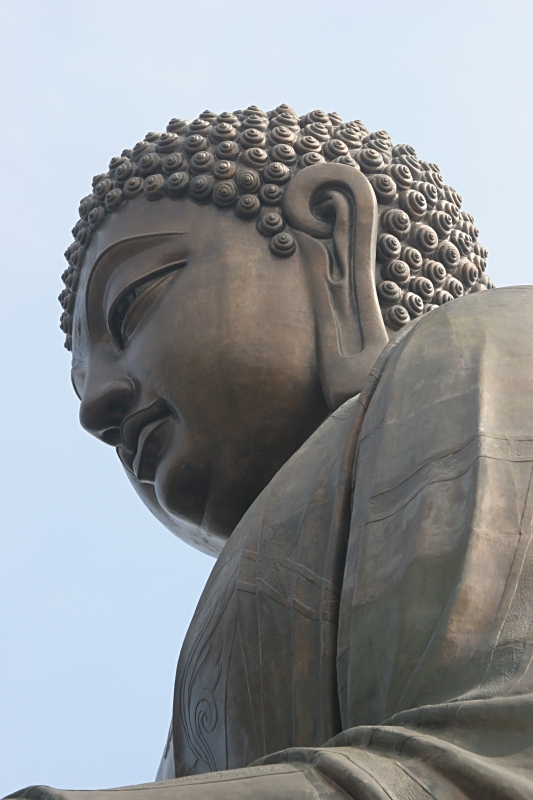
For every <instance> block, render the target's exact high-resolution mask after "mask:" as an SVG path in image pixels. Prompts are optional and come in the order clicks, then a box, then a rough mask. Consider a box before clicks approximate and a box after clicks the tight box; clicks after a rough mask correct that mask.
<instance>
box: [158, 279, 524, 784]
mask: <svg viewBox="0 0 533 800" xmlns="http://www.w3.org/2000/svg"><path fill="white" fill-rule="evenodd" d="M399 339H400V340H399V341H398V340H396V341H393V342H392V343H391V345H389V347H388V348H387V349H386V351H385V352H384V354H383V355H382V357H381V358H380V359H379V362H378V364H376V366H375V367H374V369H373V371H372V373H371V375H370V376H369V379H368V381H367V384H366V386H365V389H364V390H363V392H362V393H361V395H360V396H359V397H358V398H354V400H351V401H348V402H347V403H346V404H345V405H344V406H342V407H341V408H340V409H339V410H338V411H337V412H335V413H334V414H332V415H331V417H329V419H328V420H327V421H326V422H325V423H324V424H323V425H322V426H321V428H320V429H319V430H318V431H317V432H316V433H315V434H314V435H313V436H312V437H311V439H310V440H309V441H308V442H307V443H306V444H305V445H304V446H303V447H302V448H301V450H300V451H299V452H298V453H296V454H295V456H294V457H293V458H292V459H291V460H290V461H289V462H288V463H287V464H286V465H285V466H284V468H283V469H282V470H281V471H280V473H279V474H278V475H277V476H276V477H275V478H274V480H273V481H272V482H271V483H270V485H269V486H268V487H267V488H266V489H265V491H264V492H263V493H262V494H261V496H260V497H259V498H258V499H257V501H256V502H255V503H254V505H253V506H252V508H250V510H249V511H248V513H247V514H246V516H245V517H244V518H243V520H242V522H241V523H240V525H239V526H238V528H237V529H236V531H235V533H234V534H233V536H232V537H231V539H230V541H229V542H228V544H227V545H226V547H225V548H224V550H223V552H222V554H221V556H220V558H219V559H218V561H217V563H216V565H215V568H214V570H213V573H212V575H211V577H210V580H209V582H208V584H207V586H206V589H205V591H204V593H203V595H202V598H201V600H200V603H199V606H198V610H197V612H196V614H195V617H194V619H193V622H192V624H191V628H190V630H189V633H188V634H187V637H186V640H185V643H184V646H183V651H182V655H181V657H180V662H179V666H178V673H177V678H176V694H175V706H174V721H173V737H172V739H173V742H170V743H169V744H170V747H169V749H172V748H173V750H174V759H175V769H176V772H175V773H174V774H176V775H177V776H186V775H193V774H194V773H199V772H200V773H201V772H212V773H213V772H220V771H223V770H228V769H229V770H235V769H237V770H239V772H238V773H228V775H227V776H224V787H227V790H229V791H231V792H232V793H235V792H236V791H237V787H239V788H238V793H239V794H240V793H243V796H245V795H248V794H253V796H254V797H255V796H256V795H257V796H263V793H265V796H268V797H270V796H271V795H272V796H273V795H274V794H279V793H280V792H281V793H282V794H283V796H287V797H295V798H296V797H300V795H301V796H302V797H303V796H304V795H305V796H307V795H308V794H309V796H316V794H317V792H318V794H321V793H324V794H331V793H334V794H335V793H338V794H339V796H340V795H342V794H343V793H348V794H349V795H350V796H351V797H353V798H360V797H361V798H398V799H400V798H402V800H403V798H405V799H406V800H407V798H409V800H411V798H430V797H435V798H464V797H469V798H470V797H471V798H483V799H484V800H486V799H487V798H492V797H494V798H499V799H501V798H526V797H527V798H532V797H533V751H532V749H531V748H532V747H533V694H531V692H532V688H533V687H532V683H533V670H532V669H531V661H532V656H533V646H532V645H533V639H532V630H531V627H532V623H533V547H532V546H531V536H532V519H533V491H532V489H531V478H532V468H533V289H531V288H525V287H514V288H509V289H500V290H493V291H490V292H486V293H480V294H477V295H474V296H470V297H468V298H465V299H463V300H461V301H460V302H454V303H450V304H448V305H446V306H445V307H442V308H441V309H439V310H438V311H435V312H432V313H431V314H429V315H427V316H426V317H425V318H424V319H422V320H421V321H420V322H419V323H418V324H417V325H416V326H414V327H413V328H412V330H410V331H408V332H407V334H406V335H404V336H403V337H402V338H400V337H399ZM354 462H355V470H354V469H353V465H354ZM328 740H329V741H328ZM276 751H281V752H276ZM273 753H274V754H273ZM258 760H260V764H262V765H276V767H275V769H276V770H277V771H276V772H272V773H270V772H269V773H268V774H267V773H265V772H264V770H265V769H267V767H264V766H256V767H252V768H250V769H246V770H244V771H243V768H244V767H246V766H247V765H249V764H250V763H251V762H254V761H258ZM278 765H279V766H278ZM282 765H286V767H282ZM173 766H174V765H173ZM172 768H173V767H172ZM269 769H273V767H270V768H269ZM280 769H289V771H288V772H285V771H283V772H280V771H279V770H280ZM163 775H164V773H163ZM163 775H162V776H161V777H163ZM167 775H168V773H167ZM230 775H234V776H235V778H234V779H232V780H231V789H229V784H226V780H229V779H230ZM281 775H283V776H284V777H283V778H281ZM239 776H240V777H239ZM268 776H270V777H268ZM296 776H298V777H296ZM304 776H305V780H304ZM218 780H220V776H214V775H212V776H207V775H206V776H205V777H204V778H201V777H200V776H197V777H196V778H194V779H193V778H189V779H188V780H181V781H178V782H177V783H174V782H172V784H171V785H173V786H174V787H175V789H177V787H178V786H179V785H183V790H185V786H190V787H191V788H192V786H193V785H198V786H203V787H204V790H206V789H207V785H206V784H205V781H207V782H208V783H209V785H210V789H211V791H212V792H214V793H215V794H216V796H217V797H218V796H220V795H219V789H220V792H222V795H224V796H225V792H226V788H223V786H222V784H217V786H218V787H219V788H215V783H213V781H215V782H217V781H218ZM198 781H200V783H198ZM257 781H259V783H257ZM259 784H261V785H262V786H263V787H264V788H261V789H260V787H259ZM171 785H169V789H170V786H171ZM245 786H248V788H245ZM282 787H283V788H282ZM336 787H339V788H340V789H342V790H343V791H342V792H341V791H339V789H337V788H336Z"/></svg>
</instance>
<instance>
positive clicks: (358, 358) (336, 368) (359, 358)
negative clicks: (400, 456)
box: [283, 164, 388, 410]
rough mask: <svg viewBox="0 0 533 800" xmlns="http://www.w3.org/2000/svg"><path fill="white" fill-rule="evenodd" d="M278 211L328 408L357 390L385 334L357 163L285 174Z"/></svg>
mask: <svg viewBox="0 0 533 800" xmlns="http://www.w3.org/2000/svg"><path fill="white" fill-rule="evenodd" d="M283 212H284V215H285V218H286V220H287V222H288V223H289V225H290V226H291V228H293V230H294V231H295V234H296V238H297V239H298V244H299V246H300V249H301V251H302V253H303V256H304V260H305V263H306V269H307V273H308V276H309V281H310V288H311V293H312V297H313V301H314V307H315V314H316V328H317V361H318V371H319V378H320V381H321V383H322V390H323V392H324V397H325V399H326V403H327V404H328V407H329V408H330V409H331V410H333V409H335V408H338V407H339V405H341V404H342V403H343V402H344V401H345V400H347V399H348V398H349V397H353V395H355V394H357V393H358V392H360V391H361V389H362V387H363V384H364V382H365V379H366V377H367V375H368V373H369V372H370V369H371V368H372V365H373V364H374V362H375V360H376V358H377V357H378V356H379V354H380V352H381V351H382V349H383V348H384V347H385V345H386V344H387V342H388V336H387V332H386V330H385V325H384V323H383V318H382V316H381V311H380V308H379V302H378V298H377V293H376V284H375V262H376V236H377V215H378V211H377V203H376V197H375V195H374V190H373V189H372V186H371V185H370V183H369V181H368V180H367V178H366V177H365V176H364V175H363V174H362V173H361V172H360V171H359V170H356V169H354V168H353V167H350V166H348V165H344V164H317V165H315V166H312V167H306V168H305V169H302V170H301V172H298V173H297V174H296V175H295V176H294V178H293V179H292V180H291V182H290V184H289V186H288V187H287V189H286V191H285V195H284V198H283ZM298 232H300V234H298ZM318 240H322V241H318Z"/></svg>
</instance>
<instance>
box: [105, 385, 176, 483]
mask: <svg viewBox="0 0 533 800" xmlns="http://www.w3.org/2000/svg"><path fill="white" fill-rule="evenodd" d="M165 423H167V424H165ZM170 423H171V415H170V411H169V409H168V407H167V406H166V405H165V404H164V403H163V402H162V401H161V400H156V401H155V402H154V403H151V404H150V405H149V406H147V407H146V408H142V409H140V411H136V412H135V413H134V414H130V416H128V417H126V419H125V420H124V421H123V423H122V425H121V429H120V430H121V439H122V445H120V446H119V447H117V453H118V457H119V458H120V460H121V461H122V463H123V465H124V466H125V467H126V469H127V470H128V471H129V472H131V473H132V474H133V475H135V477H136V478H137V480H139V481H141V482H142V483H153V482H154V479H155V470H156V467H157V461H158V456H159V455H160V453H161V451H162V450H163V447H164V446H165V444H166V440H167V438H168V433H169V428H170Z"/></svg>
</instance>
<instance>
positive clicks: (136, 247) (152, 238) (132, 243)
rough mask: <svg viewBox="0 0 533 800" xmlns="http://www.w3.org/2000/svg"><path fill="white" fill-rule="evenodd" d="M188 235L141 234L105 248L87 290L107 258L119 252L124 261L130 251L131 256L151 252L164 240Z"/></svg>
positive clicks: (168, 233) (170, 233)
mask: <svg viewBox="0 0 533 800" xmlns="http://www.w3.org/2000/svg"><path fill="white" fill-rule="evenodd" d="M187 233H188V231H155V232H152V233H141V234H139V235H137V236H127V237H125V238H124V239H119V240H118V241H117V242H113V243H112V244H110V245H108V246H107V247H106V248H104V250H102V252H101V253H100V254H99V255H98V256H97V257H96V258H95V260H94V263H93V264H92V266H91V270H90V275H89V278H88V280H87V289H88V288H89V282H90V280H91V278H92V275H93V273H94V272H95V271H96V269H97V268H98V267H100V266H101V264H102V262H105V261H107V258H108V257H109V256H110V255H112V256H117V253H116V251H117V250H118V256H117V257H118V258H119V259H120V260H123V259H124V258H128V251H131V255H134V254H136V253H139V252H142V251H144V250H149V249H151V248H152V247H156V246H157V245H158V244H160V242H161V240H162V239H165V238H173V237H175V236H186V235H187ZM122 250H124V253H122V252H121V251H122Z"/></svg>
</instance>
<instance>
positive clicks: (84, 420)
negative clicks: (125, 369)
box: [80, 378, 135, 446]
mask: <svg viewBox="0 0 533 800" xmlns="http://www.w3.org/2000/svg"><path fill="white" fill-rule="evenodd" d="M134 395H135V387H134V385H133V382H132V381H131V380H129V379H128V378H123V379H121V380H115V381H110V382H108V383H105V384H103V385H99V386H98V388H96V389H94V390H92V389H91V386H90V382H89V381H88V382H86V386H85V388H84V392H83V397H82V400H81V406H80V422H81V424H82V426H83V427H84V428H85V430H86V431H88V432H89V433H92V434H93V436H96V437H97V438H98V439H101V440H102V441H103V442H105V443H106V444H110V445H113V446H117V445H119V444H120V443H121V434H120V425H121V424H122V421H123V419H124V417H125V416H126V413H127V411H128V408H129V406H130V405H131V402H132V400H133V397H134Z"/></svg>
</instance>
